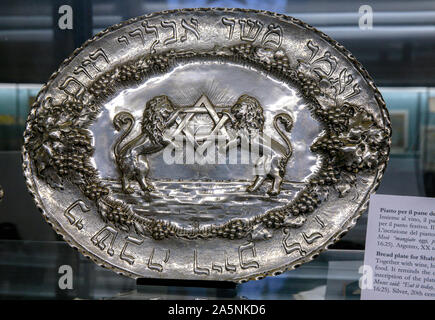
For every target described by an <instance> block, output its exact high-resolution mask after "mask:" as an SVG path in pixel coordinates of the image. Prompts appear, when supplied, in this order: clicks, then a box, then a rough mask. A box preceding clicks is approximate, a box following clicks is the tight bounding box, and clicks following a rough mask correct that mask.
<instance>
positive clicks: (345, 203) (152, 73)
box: [23, 9, 391, 282]
mask: <svg viewBox="0 0 435 320" xmlns="http://www.w3.org/2000/svg"><path fill="white" fill-rule="evenodd" d="M390 137H391V129H390V121H389V118H388V113H387V110H386V108H385V104H384V102H383V100H382V97H381V95H380V93H379V92H378V90H377V88H376V87H375V85H374V83H373V81H372V80H371V78H370V77H369V76H368V74H367V72H366V71H365V70H364V69H363V68H362V66H361V65H360V64H359V63H358V62H357V61H356V60H355V58H354V57H353V56H352V55H351V54H350V53H349V52H348V51H346V50H345V49H344V48H343V47H342V46H340V45H339V44H338V43H336V42H335V41H333V40H331V39H330V38H329V37H328V36H326V35H324V34H322V33H320V32H318V31H316V30H315V29H314V28H312V27H310V26H308V25H306V24H304V23H303V22H301V21H299V20H297V19H293V18H291V17H287V16H284V15H278V14H273V13H269V12H258V11H251V10H238V9H194V10H187V9H186V10H177V11H169V12H162V13H155V14H150V15H147V16H143V17H139V18H135V19H132V20H129V21H126V22H124V23H121V24H119V25H115V26H113V27H111V28H109V29H107V30H105V31H103V32H101V33H100V34H98V35H96V36H95V37H94V38H93V39H91V40H89V41H88V42H86V43H85V44H84V45H83V47H81V48H79V49H77V50H76V51H75V52H74V53H73V55H72V56H71V57H70V58H69V59H67V60H66V61H65V62H64V63H63V64H62V65H61V67H60V69H59V70H58V71H57V72H55V73H54V74H53V76H52V77H51V78H50V80H49V82H48V83H47V85H45V86H44V87H43V88H42V90H41V92H40V94H39V95H38V98H37V101H36V103H35V105H34V106H33V108H32V110H31V112H30V115H29V118H28V122H27V127H26V132H25V146H24V149H23V167H24V172H25V176H26V179H27V184H28V187H29V189H30V191H31V193H32V195H33V196H34V198H35V201H36V203H37V205H38V207H40V208H41V210H42V212H43V214H44V216H45V218H46V219H47V221H48V222H49V223H50V224H51V225H52V226H53V228H54V229H55V230H56V231H57V232H58V233H59V234H61V235H62V236H63V237H64V238H65V240H66V241H67V242H68V243H70V244H71V245H72V246H74V247H76V248H77V249H78V250H79V251H80V252H82V253H83V254H84V255H86V256H88V257H90V258H91V259H92V260H93V261H95V262H96V263H98V264H99V265H102V266H104V267H107V268H110V269H112V270H114V271H116V272H118V273H122V274H124V275H128V276H131V277H134V278H136V277H158V278H181V279H204V280H232V281H238V282H243V281H246V280H250V279H259V278H262V277H264V276H266V275H276V274H279V273H281V272H283V271H284V270H287V269H292V268H295V267H296V266H298V265H300V264H301V263H304V262H307V261H310V260H311V259H313V257H315V256H317V255H318V254H319V253H320V252H321V251H322V250H324V249H326V248H327V247H328V245H330V244H331V243H333V242H334V241H336V240H337V239H339V238H340V237H341V236H342V235H343V234H344V233H345V232H346V231H348V230H349V229H350V228H351V227H352V226H353V225H354V224H355V223H356V219H357V218H358V217H359V216H360V215H361V213H362V212H363V211H364V210H365V208H366V206H367V202H368V199H369V195H370V193H372V192H374V191H375V189H376V188H377V186H378V184H379V181H380V179H381V177H382V175H383V172H384V170H385V166H386V162H387V161H388V153H389V149H390V143H391V141H390V140H391V139H390Z"/></svg>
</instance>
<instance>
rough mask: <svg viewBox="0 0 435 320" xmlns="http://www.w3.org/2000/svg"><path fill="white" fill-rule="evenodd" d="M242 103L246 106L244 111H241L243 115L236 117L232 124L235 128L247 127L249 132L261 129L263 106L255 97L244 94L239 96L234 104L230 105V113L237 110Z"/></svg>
mask: <svg viewBox="0 0 435 320" xmlns="http://www.w3.org/2000/svg"><path fill="white" fill-rule="evenodd" d="M242 104H245V105H246V106H247V109H246V112H244V113H243V117H241V118H236V120H235V122H234V123H233V126H234V128H235V129H236V130H243V129H247V130H248V131H249V132H253V131H260V132H261V131H263V126H264V115H263V108H262V107H261V105H260V103H259V102H258V100H257V99H255V98H253V97H251V96H248V95H246V94H244V95H242V96H240V98H239V99H238V100H237V102H236V104H235V105H234V106H232V107H231V113H233V114H235V113H237V112H239V110H240V109H239V108H240V107H241V105H242Z"/></svg>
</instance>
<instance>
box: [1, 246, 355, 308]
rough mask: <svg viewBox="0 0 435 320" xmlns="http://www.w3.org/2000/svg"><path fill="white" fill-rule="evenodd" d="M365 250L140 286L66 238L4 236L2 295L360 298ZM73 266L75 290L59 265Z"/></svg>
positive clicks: (144, 297) (117, 297)
mask: <svg viewBox="0 0 435 320" xmlns="http://www.w3.org/2000/svg"><path fill="white" fill-rule="evenodd" d="M363 258H364V252H363V251H360V250H329V251H326V252H324V253H322V254H321V255H320V256H319V257H318V258H317V259H316V260H314V261H312V262H309V263H306V264H303V265H302V266H301V267H300V268H298V269H296V270H292V271H288V272H285V273H283V274H281V275H279V276H275V277H266V278H265V279H262V280H258V281H249V282H247V283H244V284H240V285H238V286H237V287H236V289H235V290H234V291H231V289H214V288H187V287H177V286H171V287H169V286H143V285H139V286H138V285H136V281H135V280H134V279H130V278H127V277H124V276H121V275H118V274H116V273H114V272H112V271H110V270H107V269H104V268H102V267H99V266H97V265H96V264H94V263H93V262H92V261H91V260H89V259H86V258H85V257H83V256H82V255H81V254H80V253H79V252H78V251H76V250H74V249H73V248H71V247H70V246H69V245H68V244H67V243H65V242H63V241H21V240H14V241H10V240H2V241H0V299H216V298H217V299H220V298H225V299H290V300H293V299H359V297H360V290H359V287H358V281H359V277H360V276H361V275H360V274H359V273H358V269H359V267H360V266H361V265H362V264H363ZM63 265H68V266H71V269H72V275H73V277H72V279H73V281H72V283H73V288H72V289H61V288H60V287H59V279H60V278H61V277H62V275H63V273H59V268H60V267H61V266H63Z"/></svg>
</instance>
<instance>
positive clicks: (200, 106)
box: [172, 95, 228, 146]
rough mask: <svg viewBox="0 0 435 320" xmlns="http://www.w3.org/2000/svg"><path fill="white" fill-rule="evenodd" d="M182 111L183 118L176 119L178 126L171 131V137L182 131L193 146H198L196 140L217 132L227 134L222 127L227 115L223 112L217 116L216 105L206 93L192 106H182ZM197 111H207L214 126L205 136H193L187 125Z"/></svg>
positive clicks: (204, 138)
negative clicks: (183, 113)
mask: <svg viewBox="0 0 435 320" xmlns="http://www.w3.org/2000/svg"><path fill="white" fill-rule="evenodd" d="M184 112H185V116H184V118H183V119H182V120H177V124H178V127H177V128H176V129H175V131H174V132H173V133H172V136H173V137H175V136H177V135H178V134H180V133H183V134H184V135H185V136H186V137H187V138H188V140H189V141H191V142H193V143H194V144H195V146H198V141H201V140H206V139H207V136H215V135H218V134H219V135H224V136H228V134H227V131H226V129H225V127H224V125H225V122H226V121H227V120H228V115H226V114H223V115H222V116H221V117H219V115H218V113H217V112H216V107H215V106H214V105H213V104H212V103H211V102H210V100H209V99H208V98H207V96H206V95H202V96H201V97H200V98H199V99H198V101H197V102H196V103H195V104H194V105H193V106H192V107H186V108H184ZM198 113H208V114H209V116H210V118H211V119H212V120H213V123H214V126H213V127H212V129H211V132H210V133H209V134H208V135H207V136H202V137H197V136H196V137H195V136H194V134H193V133H192V131H191V129H190V128H189V126H188V123H189V122H190V121H191V120H192V119H193V118H194V117H195V115H196V114H198Z"/></svg>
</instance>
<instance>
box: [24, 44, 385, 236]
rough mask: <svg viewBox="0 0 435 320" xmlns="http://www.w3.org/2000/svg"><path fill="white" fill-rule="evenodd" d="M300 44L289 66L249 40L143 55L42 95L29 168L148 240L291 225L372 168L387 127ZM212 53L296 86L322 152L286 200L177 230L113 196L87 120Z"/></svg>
mask: <svg viewBox="0 0 435 320" xmlns="http://www.w3.org/2000/svg"><path fill="white" fill-rule="evenodd" d="M307 47H308V49H309V50H310V51H311V56H310V58H309V59H306V60H303V59H300V60H298V61H297V66H296V67H291V65H290V59H289V57H288V56H287V55H286V54H285V52H284V51H283V50H272V49H268V48H262V47H256V46H254V45H251V44H241V45H238V46H233V47H228V48H227V47H225V48H216V49H215V50H212V51H206V52H192V51H177V52H175V51H169V52H166V53H162V54H151V55H145V56H142V57H140V58H138V59H135V60H134V61H129V62H126V63H124V64H122V65H118V66H116V67H114V68H113V69H111V70H110V71H108V72H106V73H104V74H103V75H101V76H100V77H98V78H97V79H96V80H95V81H94V82H93V83H92V84H91V85H90V86H89V88H87V89H86V90H85V92H84V94H83V95H82V96H81V97H80V98H79V99H74V98H72V97H68V98H67V99H66V100H65V101H63V102H62V103H59V104H53V99H52V98H51V97H47V98H45V99H44V100H42V101H41V102H39V103H40V104H39V107H38V108H37V111H36V112H35V113H34V114H33V116H32V118H31V119H30V120H29V128H30V131H29V133H28V135H27V136H26V140H25V144H26V148H27V149H28V150H29V153H30V155H31V158H32V159H33V165H34V167H35V170H36V173H37V175H38V177H39V178H41V179H42V180H44V181H46V183H47V184H49V185H50V187H52V188H55V189H59V188H60V189H61V188H62V187H63V185H64V183H65V182H66V181H69V182H70V183H73V184H74V185H76V186H77V187H78V188H79V189H80V190H81V191H82V192H83V194H84V195H85V196H86V197H87V198H88V199H90V200H92V201H95V203H96V206H97V208H98V212H99V214H100V216H101V218H102V219H103V220H104V221H105V222H108V223H111V224H112V225H114V226H115V227H117V228H119V229H121V230H124V231H126V232H135V233H136V234H138V235H140V236H147V237H148V236H151V237H153V238H154V239H156V240H159V239H163V238H166V237H169V236H178V237H185V238H188V239H193V238H198V237H202V238H210V237H224V238H228V239H234V238H239V239H240V238H245V237H248V236H250V237H251V238H252V239H254V238H255V239H257V238H258V239H260V238H261V239H263V238H264V239H266V238H268V237H267V232H266V231H264V230H265V229H267V228H281V227H291V228H299V227H301V226H302V225H303V224H304V222H305V221H306V217H307V216H308V215H309V214H310V213H312V212H313V211H314V210H315V209H316V208H317V207H318V206H319V205H320V203H321V202H323V201H325V200H326V199H327V198H328V195H329V194H330V192H331V188H333V189H334V190H336V191H337V192H338V194H339V196H344V195H345V194H346V193H347V192H349V190H350V189H351V186H352V185H353V184H354V183H355V182H356V174H358V173H359V172H361V171H366V170H375V169H376V168H377V166H378V165H379V164H382V163H384V162H385V161H386V160H387V156H388V143H387V142H388V141H387V140H388V132H386V130H385V129H382V128H381V127H380V126H379V125H377V123H376V121H375V119H374V117H373V115H372V114H370V113H368V112H367V111H366V110H365V109H364V108H363V107H362V106H358V105H354V104H352V103H350V102H348V101H349V100H350V99H351V98H352V97H353V96H355V95H358V93H359V87H358V84H357V83H356V82H355V80H354V79H353V77H352V76H351V75H350V74H348V71H347V69H346V68H343V69H340V68H339V66H338V65H337V63H336V60H335V59H334V57H333V56H332V55H331V54H330V53H329V52H325V53H323V55H319V50H318V47H317V46H316V45H315V44H314V43H312V42H311V41H310V42H308V44H307ZM214 57H220V58H222V59H229V60H231V61H242V62H243V63H249V64H253V65H255V66H258V67H260V68H263V69H265V70H267V71H269V72H271V73H273V74H275V75H276V76H279V77H281V78H283V79H285V80H287V81H290V82H292V83H293V84H295V85H296V86H298V87H299V88H300V92H301V93H302V94H303V95H304V96H305V97H306V98H307V100H308V101H309V102H310V104H311V106H310V108H311V110H312V114H313V116H314V117H315V118H316V119H317V120H318V121H319V122H320V123H322V124H323V126H324V128H325V130H324V134H323V135H321V136H319V137H318V138H317V139H316V140H315V141H314V143H313V144H312V145H311V150H312V152H314V153H318V154H321V155H322V156H323V157H322V158H323V160H322V166H321V170H320V171H319V172H318V173H317V174H315V175H314V176H313V177H312V178H311V179H310V181H309V183H308V184H307V186H306V187H305V189H304V190H303V191H302V192H300V193H299V194H298V195H297V197H296V198H295V199H294V200H293V201H291V202H290V203H288V204H287V205H285V206H284V207H281V208H277V209H272V210H270V211H268V212H266V213H263V214H260V215H258V216H256V217H255V218H254V219H252V220H250V221H246V220H242V219H233V220H231V221H230V222H228V223H226V224H224V225H220V226H211V227H209V228H203V229H201V228H195V229H194V230H185V229H182V228H180V227H178V226H176V225H174V224H172V223H171V222H168V221H159V220H157V219H152V218H144V217H141V216H138V215H136V214H135V213H134V212H133V211H132V209H131V208H130V207H129V206H128V205H127V204H125V203H124V202H123V201H121V200H117V199H114V198H113V197H112V196H111V191H110V189H109V188H108V187H107V186H105V185H104V184H103V183H102V182H101V179H100V178H99V176H98V172H97V170H96V168H94V167H93V165H92V162H91V158H92V156H93V152H94V148H93V137H92V134H91V132H90V131H89V130H88V127H89V126H90V124H91V123H92V122H93V120H94V119H96V117H97V115H98V114H99V113H100V111H101V105H102V103H103V102H104V101H106V100H107V99H108V98H109V97H110V96H112V95H113V94H115V93H116V92H117V90H119V89H118V88H120V87H122V86H125V85H128V84H138V83H140V82H142V81H143V80H144V79H145V78H146V77H148V76H149V75H151V74H155V73H156V72H160V73H162V72H165V71H166V70H167V69H168V68H169V66H170V65H171V63H172V62H173V61H174V60H177V59H194V58H201V59H203V58H214ZM121 85H122V86H121ZM259 230H260V231H259ZM254 234H255V236H254Z"/></svg>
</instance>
